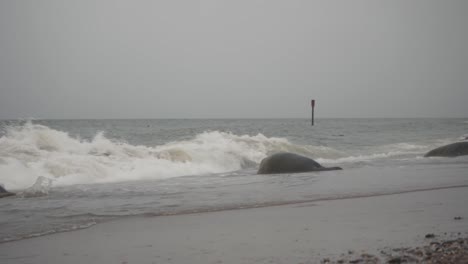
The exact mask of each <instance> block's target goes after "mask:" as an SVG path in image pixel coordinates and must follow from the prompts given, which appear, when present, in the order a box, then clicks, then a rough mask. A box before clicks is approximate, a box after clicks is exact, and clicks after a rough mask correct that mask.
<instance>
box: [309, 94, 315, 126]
mask: <svg viewBox="0 0 468 264" xmlns="http://www.w3.org/2000/svg"><path fill="white" fill-rule="evenodd" d="M310 106H312V119H311V120H310V125H311V126H313V125H314V108H315V100H311V101H310Z"/></svg>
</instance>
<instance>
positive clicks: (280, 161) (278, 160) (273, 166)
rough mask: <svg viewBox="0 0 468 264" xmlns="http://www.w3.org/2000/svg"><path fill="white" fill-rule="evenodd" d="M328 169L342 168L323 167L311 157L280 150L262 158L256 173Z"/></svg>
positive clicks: (337, 168)
mask: <svg viewBox="0 0 468 264" xmlns="http://www.w3.org/2000/svg"><path fill="white" fill-rule="evenodd" d="M329 170H342V168H340V167H332V168H325V167H323V166H322V165H320V164H319V163H317V162H316V161H315V160H313V159H310V158H307V157H304V156H301V155H297V154H294V153H288V152H280V153H276V154H273V155H271V156H269V157H266V158H264V159H263V160H262V162H261V163H260V167H259V169H258V172H257V174H275V173H297V172H307V171H329Z"/></svg>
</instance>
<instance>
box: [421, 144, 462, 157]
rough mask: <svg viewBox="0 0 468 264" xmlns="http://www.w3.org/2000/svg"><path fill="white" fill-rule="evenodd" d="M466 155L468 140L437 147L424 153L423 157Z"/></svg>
mask: <svg viewBox="0 0 468 264" xmlns="http://www.w3.org/2000/svg"><path fill="white" fill-rule="evenodd" d="M464 155H468V142H467V141H464V142H456V143H452V144H449V145H445V146H442V147H438V148H436V149H433V150H431V151H429V152H428V153H426V155H424V157H458V156H464Z"/></svg>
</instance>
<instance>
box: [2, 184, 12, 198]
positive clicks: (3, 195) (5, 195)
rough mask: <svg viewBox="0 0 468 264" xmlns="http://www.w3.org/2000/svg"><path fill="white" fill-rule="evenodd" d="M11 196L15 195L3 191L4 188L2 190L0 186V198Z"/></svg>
mask: <svg viewBox="0 0 468 264" xmlns="http://www.w3.org/2000/svg"><path fill="white" fill-rule="evenodd" d="M13 195H15V194H14V193H12V192H9V191H7V190H5V188H3V186H1V185H0V198H3V197H7V196H13Z"/></svg>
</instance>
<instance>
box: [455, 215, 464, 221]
mask: <svg viewBox="0 0 468 264" xmlns="http://www.w3.org/2000/svg"><path fill="white" fill-rule="evenodd" d="M462 219H463V217H461V216H455V217H454V218H453V220H462Z"/></svg>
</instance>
